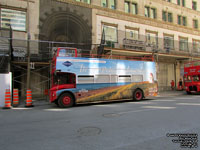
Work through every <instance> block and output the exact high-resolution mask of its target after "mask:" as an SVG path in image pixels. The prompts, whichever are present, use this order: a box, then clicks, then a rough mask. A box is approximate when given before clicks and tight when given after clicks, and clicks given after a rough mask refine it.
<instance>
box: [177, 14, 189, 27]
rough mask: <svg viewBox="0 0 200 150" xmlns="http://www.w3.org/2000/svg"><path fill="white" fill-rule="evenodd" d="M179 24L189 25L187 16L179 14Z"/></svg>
mask: <svg viewBox="0 0 200 150" xmlns="http://www.w3.org/2000/svg"><path fill="white" fill-rule="evenodd" d="M178 24H179V25H183V26H187V18H186V17H185V16H180V15H178Z"/></svg>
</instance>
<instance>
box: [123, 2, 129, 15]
mask: <svg viewBox="0 0 200 150" xmlns="http://www.w3.org/2000/svg"><path fill="white" fill-rule="evenodd" d="M124 9H125V12H126V13H130V2H126V1H125V2H124Z"/></svg>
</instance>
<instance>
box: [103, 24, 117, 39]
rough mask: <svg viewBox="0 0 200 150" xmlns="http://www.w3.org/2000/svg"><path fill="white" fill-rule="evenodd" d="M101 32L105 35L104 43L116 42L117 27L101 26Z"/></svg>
mask: <svg viewBox="0 0 200 150" xmlns="http://www.w3.org/2000/svg"><path fill="white" fill-rule="evenodd" d="M103 30H104V34H105V41H106V42H107V41H109V42H113V43H116V42H117V27H114V26H110V25H103Z"/></svg>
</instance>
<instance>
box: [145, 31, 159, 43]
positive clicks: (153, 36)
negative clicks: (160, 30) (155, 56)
mask: <svg viewBox="0 0 200 150" xmlns="http://www.w3.org/2000/svg"><path fill="white" fill-rule="evenodd" d="M146 42H147V44H150V45H158V35H157V33H152V32H146Z"/></svg>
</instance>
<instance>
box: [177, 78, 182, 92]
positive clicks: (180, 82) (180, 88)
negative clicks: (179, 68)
mask: <svg viewBox="0 0 200 150" xmlns="http://www.w3.org/2000/svg"><path fill="white" fill-rule="evenodd" d="M178 86H179V90H183V81H182V79H181V78H180V80H179V83H178Z"/></svg>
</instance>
